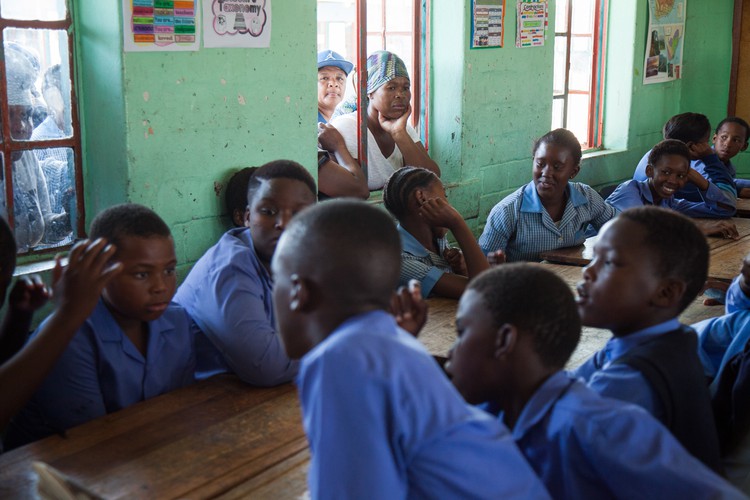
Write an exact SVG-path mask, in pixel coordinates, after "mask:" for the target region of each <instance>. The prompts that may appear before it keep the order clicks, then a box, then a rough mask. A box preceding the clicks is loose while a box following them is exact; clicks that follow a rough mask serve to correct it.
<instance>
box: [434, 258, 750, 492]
mask: <svg viewBox="0 0 750 500" xmlns="http://www.w3.org/2000/svg"><path fill="white" fill-rule="evenodd" d="M456 328H457V330H458V333H459V338H458V340H457V341H456V344H455V345H454V347H453V349H451V352H450V354H449V359H448V363H447V364H446V367H445V368H446V371H447V372H448V373H449V374H450V375H451V376H452V379H453V383H454V385H455V386H456V388H458V390H459V391H460V392H461V394H462V395H463V396H464V397H465V398H466V400H467V401H468V402H469V403H472V404H485V405H487V407H488V409H489V410H491V411H492V412H493V413H498V412H499V418H500V420H501V421H502V422H503V423H504V424H506V425H507V426H508V427H509V428H510V429H511V430H512V433H513V438H514V439H515V441H516V443H517V444H518V446H519V448H520V449H521V451H522V452H523V453H524V455H525V456H526V458H527V459H528V460H529V462H530V463H531V465H532V467H533V468H534V470H535V471H536V473H537V474H538V475H539V476H540V477H541V478H542V480H543V481H544V483H545V486H546V487H547V489H548V491H549V493H550V494H551V495H552V497H553V498H561V499H579V498H623V499H626V498H627V499H630V498H659V497H663V498H719V497H720V498H742V495H741V494H740V493H739V492H737V491H735V490H733V489H732V487H731V486H729V485H728V484H727V483H726V482H725V481H724V480H723V479H721V478H720V477H719V476H718V475H716V474H715V473H713V472H711V471H710V470H709V469H708V468H706V467H705V466H704V465H703V464H701V463H700V462H699V461H698V460H696V459H695V458H694V457H692V456H691V455H690V454H689V453H687V452H686V451H685V449H684V448H683V447H682V446H681V445H680V444H679V443H678V442H677V441H676V440H675V439H674V438H673V437H672V435H671V434H670V433H669V431H667V430H666V429H665V428H664V427H663V426H662V425H661V424H659V422H657V421H656V420H655V419H654V418H652V417H651V416H650V415H649V414H648V413H646V412H645V411H644V410H642V409H641V408H638V407H637V406H635V405H631V404H626V403H623V402H621V401H617V400H614V399H608V398H603V397H601V396H599V395H598V394H597V393H596V392H594V391H593V390H591V389H590V388H588V387H586V385H585V384H584V383H583V382H581V381H580V380H577V379H575V378H574V377H571V376H570V375H568V374H567V373H565V372H564V371H563V370H562V368H563V366H564V365H565V363H566V362H567V360H568V358H569V357H570V355H571V353H572V352H573V350H574V349H575V347H576V345H577V343H578V340H579V338H580V330H581V322H580V318H579V317H578V313H577V311H576V305H575V301H574V299H573V294H572V293H571V292H570V289H569V288H568V286H567V285H566V284H565V282H563V281H562V280H561V279H560V278H559V277H557V276H556V275H555V274H554V273H553V272H552V271H550V270H547V269H544V267H543V266H540V265H533V264H506V265H503V266H499V267H496V268H493V269H491V270H489V271H487V272H485V273H482V274H481V275H480V276H478V277H477V278H476V279H475V280H473V281H472V282H471V283H470V284H469V288H468V289H467V290H466V292H465V293H464V295H463V296H462V297H461V301H460V303H459V306H458V314H457V317H456Z"/></svg>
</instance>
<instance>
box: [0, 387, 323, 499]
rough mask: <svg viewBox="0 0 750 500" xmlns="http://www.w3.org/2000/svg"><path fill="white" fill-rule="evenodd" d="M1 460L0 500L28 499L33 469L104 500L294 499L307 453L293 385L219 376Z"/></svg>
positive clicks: (299, 490) (32, 486)
mask: <svg viewBox="0 0 750 500" xmlns="http://www.w3.org/2000/svg"><path fill="white" fill-rule="evenodd" d="M67 434H68V436H67V438H61V437H58V436H52V437H49V438H47V439H44V440H42V441H38V442H36V443H32V444H30V445H28V446H24V447H22V448H19V449H17V450H13V451H11V452H8V453H5V454H3V455H0V498H4V499H9V498H34V497H35V488H36V485H35V474H34V473H33V472H32V470H31V462H32V461H35V460H41V461H43V462H46V463H48V464H49V465H51V466H53V467H54V468H56V469H58V470H60V471H61V472H63V473H64V474H67V475H68V476H70V477H71V478H72V479H73V480H74V481H77V482H78V483H80V484H81V485H83V486H85V487H86V488H88V489H89V490H91V491H92V492H94V493H96V494H98V495H100V496H102V497H104V498H115V497H119V498H178V497H179V498H208V497H212V498H213V497H217V496H218V497H222V498H246V497H248V496H253V497H254V498H263V497H265V498H297V497H298V496H299V495H301V494H303V493H304V492H305V491H306V489H307V483H306V475H307V464H308V462H309V453H308V450H307V440H306V438H305V434H304V432H303V430H302V425H301V418H300V409H299V403H298V399H297V391H296V390H295V388H294V387H293V386H292V385H291V384H286V385H284V386H280V387H275V388H271V389H259V388H253V387H250V386H248V385H246V384H243V383H242V382H240V381H239V380H238V379H237V378H236V377H234V376H229V375H220V376H217V377H213V378H211V379H209V380H205V381H202V382H199V383H198V384H195V385H193V386H191V387H187V388H184V389H180V390H178V391H174V392H171V393H169V394H165V395H162V396H159V397H156V398H153V399H150V400H148V401H144V402H142V403H138V404H136V405H133V406H131V407H129V408H126V409H124V410H122V411H119V412H116V413H112V414H110V415H107V416H104V417H102V418H99V419H96V420H93V421H91V422H88V423H86V424H84V425H81V426H79V427H76V428H74V429H71V430H69V431H68V433H67Z"/></svg>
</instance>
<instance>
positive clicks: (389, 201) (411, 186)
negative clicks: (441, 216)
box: [383, 167, 438, 220]
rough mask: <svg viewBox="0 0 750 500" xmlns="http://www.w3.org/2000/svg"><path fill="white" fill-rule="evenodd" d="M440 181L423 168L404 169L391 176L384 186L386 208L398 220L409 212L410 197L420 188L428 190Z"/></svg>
mask: <svg viewBox="0 0 750 500" xmlns="http://www.w3.org/2000/svg"><path fill="white" fill-rule="evenodd" d="M436 180H438V177H437V175H435V173H434V172H432V171H430V170H427V169H426V168H421V167H403V168H400V169H398V170H396V171H395V172H393V173H392V174H391V176H390V177H389V178H388V180H387V181H385V186H383V203H384V204H385V208H387V209H388V211H389V212H390V213H391V214H393V216H394V217H396V218H397V219H399V220H400V219H401V217H403V216H404V215H406V212H407V210H408V206H409V196H411V194H412V193H413V192H414V190H415V189H418V188H426V187H427V186H429V185H430V184H431V183H432V182H435V181H436Z"/></svg>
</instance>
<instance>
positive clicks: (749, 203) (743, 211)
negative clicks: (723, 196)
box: [737, 198, 750, 217]
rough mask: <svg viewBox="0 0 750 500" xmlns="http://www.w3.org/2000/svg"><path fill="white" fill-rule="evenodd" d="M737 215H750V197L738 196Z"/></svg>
mask: <svg viewBox="0 0 750 500" xmlns="http://www.w3.org/2000/svg"><path fill="white" fill-rule="evenodd" d="M737 217H750V198H737Z"/></svg>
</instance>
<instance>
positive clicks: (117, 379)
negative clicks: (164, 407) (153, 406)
mask: <svg viewBox="0 0 750 500" xmlns="http://www.w3.org/2000/svg"><path fill="white" fill-rule="evenodd" d="M43 326H44V323H42V325H41V326H40V327H39V328H40V329H41V328H42V327H43ZM148 328H149V333H148V345H147V346H146V357H145V358H144V357H143V355H142V354H141V353H140V352H139V351H138V349H137V348H136V347H135V345H133V343H132V342H131V341H130V339H129V338H128V337H127V336H126V335H125V333H124V332H123V331H122V329H121V328H120V326H119V325H118V324H117V322H116V321H115V318H114V317H113V316H112V314H111V313H110V312H109V309H107V306H106V305H105V304H104V302H103V301H101V300H100V301H99V304H98V305H97V306H96V308H95V309H94V312H93V313H92V314H91V316H90V317H89V318H88V319H87V320H86V322H85V323H84V324H83V326H82V327H81V328H80V330H78V332H77V333H76V334H75V336H74V337H73V339H72V340H71V341H70V344H69V345H68V348H67V349H66V350H65V352H64V353H63V354H62V356H60V359H59V360H58V361H57V363H56V364H55V366H54V368H53V369H52V371H51V372H50V374H49V375H48V376H47V378H46V379H45V381H44V383H43V384H42V386H41V387H40V388H39V390H38V391H37V392H36V394H35V395H34V396H33V397H32V399H31V401H30V402H29V403H28V404H27V405H26V407H25V408H24V409H23V410H22V411H21V413H19V414H18V415H16V417H15V418H14V419H13V422H12V423H11V425H10V427H9V430H8V436H7V438H6V444H7V445H8V447H9V448H11V447H15V446H20V445H21V444H25V443H28V442H30V441H34V440H37V439H41V438H43V437H45V436H48V435H50V434H53V433H55V432H61V431H63V430H65V429H68V428H70V427H74V426H76V425H80V424H82V423H84V422H87V421H89V420H92V419H94V418H97V417H101V416H102V415H105V414H107V413H111V412H114V411H117V410H120V409H122V408H125V407H127V406H130V405H132V404H134V403H137V402H139V401H143V400H144V399H149V398H152V397H154V396H158V395H159V394H164V393H165V392H169V391H172V390H175V389H178V388H180V387H183V386H186V385H189V384H191V383H192V382H193V380H194V374H195V349H194V334H193V332H194V330H192V329H191V328H192V322H191V320H190V317H189V316H188V315H187V313H186V312H185V310H184V309H183V308H182V307H180V306H178V305H177V304H172V305H170V306H169V307H168V308H167V310H166V311H165V312H164V314H162V315H161V316H160V317H159V318H158V319H156V320H154V321H151V322H149V323H148ZM38 333H39V329H37V331H36V332H34V334H33V335H34V336H35V335H37V334H38Z"/></svg>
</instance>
